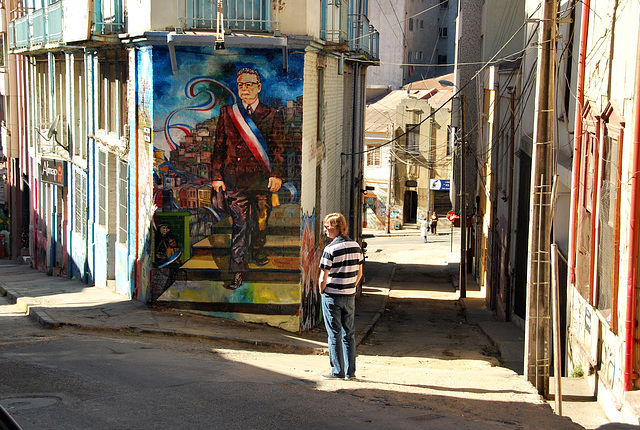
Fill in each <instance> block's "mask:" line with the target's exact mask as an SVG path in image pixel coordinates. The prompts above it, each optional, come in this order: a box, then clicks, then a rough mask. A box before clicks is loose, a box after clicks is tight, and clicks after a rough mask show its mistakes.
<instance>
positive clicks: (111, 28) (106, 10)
mask: <svg viewBox="0 0 640 430" xmlns="http://www.w3.org/2000/svg"><path fill="white" fill-rule="evenodd" d="M93 5H94V8H93V11H92V15H91V16H92V19H93V26H92V28H91V33H92V34H118V33H123V32H124V31H125V26H124V13H123V10H122V0H102V1H95V2H94V4H93Z"/></svg>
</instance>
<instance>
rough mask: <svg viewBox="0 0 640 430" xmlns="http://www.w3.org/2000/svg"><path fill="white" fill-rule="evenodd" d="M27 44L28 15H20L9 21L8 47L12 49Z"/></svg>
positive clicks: (26, 45) (24, 46) (23, 46)
mask: <svg viewBox="0 0 640 430" xmlns="http://www.w3.org/2000/svg"><path fill="white" fill-rule="evenodd" d="M28 46H29V16H22V17H20V18H18V19H16V20H15V21H11V22H10V23H9V47H10V48H12V49H20V48H26V47H28Z"/></svg>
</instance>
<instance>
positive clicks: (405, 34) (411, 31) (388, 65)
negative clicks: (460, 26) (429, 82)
mask: <svg viewBox="0 0 640 430" xmlns="http://www.w3.org/2000/svg"><path fill="white" fill-rule="evenodd" d="M457 11H458V0H426V1H422V0H421V1H410V0H403V1H393V0H383V1H378V2H370V4H369V18H370V20H371V22H372V23H373V25H374V26H375V27H376V29H378V31H379V32H380V35H381V37H380V63H381V64H380V66H379V67H376V68H375V69H372V70H371V71H370V72H369V74H368V76H367V86H368V87H382V88H387V87H390V88H391V89H394V90H396V89H400V88H401V87H402V86H404V85H406V84H408V83H410V82H415V81H421V80H424V79H427V78H433V77H436V76H441V75H444V74H447V73H450V72H452V71H453V64H454V60H455V40H456V38H455V32H456V26H455V22H456V21H455V20H456V17H457Z"/></svg>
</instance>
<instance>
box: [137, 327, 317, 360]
mask: <svg viewBox="0 0 640 430" xmlns="http://www.w3.org/2000/svg"><path fill="white" fill-rule="evenodd" d="M129 330H133V331H135V332H136V333H141V334H159V335H166V336H176V337H189V338H195V339H208V340H215V341H222V342H229V343H234V344H238V343H240V344H244V345H249V346H254V347H260V348H264V349H272V350H277V351H278V352H286V351H287V350H290V351H292V352H293V351H295V352H299V353H304V354H308V355H312V354H314V355H326V354H327V353H328V350H327V348H324V347H317V348H314V347H311V346H297V345H292V344H288V343H279V342H272V341H266V340H259V339H238V338H236V337H227V336H216V335H208V334H191V333H183V332H180V331H177V330H164V329H153V328H137V327H131V328H130V329H129Z"/></svg>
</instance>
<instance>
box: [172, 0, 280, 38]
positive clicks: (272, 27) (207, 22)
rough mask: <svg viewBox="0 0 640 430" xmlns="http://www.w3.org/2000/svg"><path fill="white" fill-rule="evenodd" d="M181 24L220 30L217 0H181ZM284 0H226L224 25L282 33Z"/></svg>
mask: <svg viewBox="0 0 640 430" xmlns="http://www.w3.org/2000/svg"><path fill="white" fill-rule="evenodd" d="M177 1H178V25H179V26H180V27H181V28H183V29H185V30H217V25H218V18H217V12H218V8H217V2H216V0H177ZM279 10H280V0H222V13H223V17H224V18H223V28H224V30H234V31H257V32H268V33H277V32H279V30H280V28H279V21H278V15H279Z"/></svg>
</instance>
